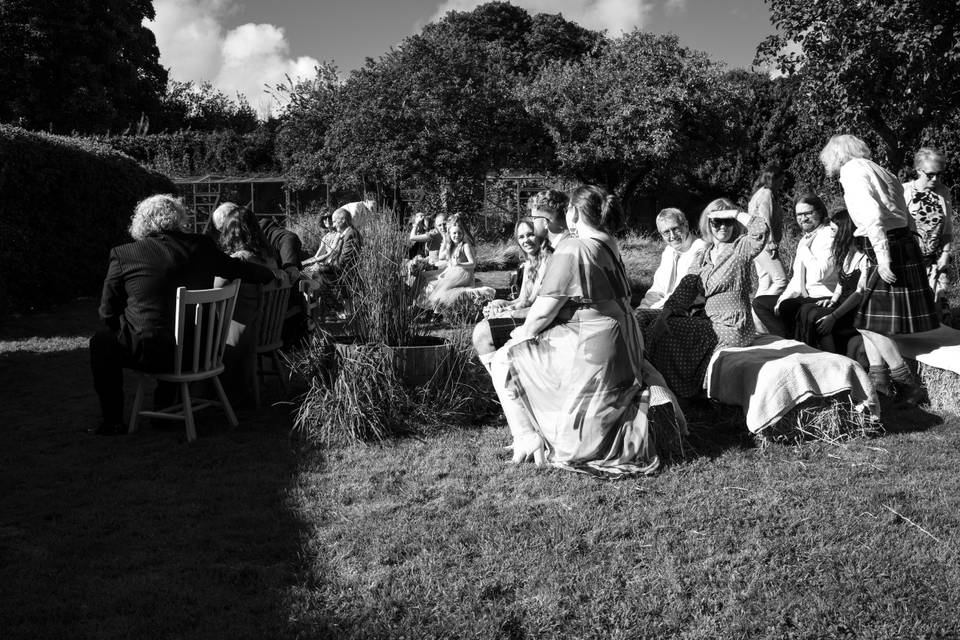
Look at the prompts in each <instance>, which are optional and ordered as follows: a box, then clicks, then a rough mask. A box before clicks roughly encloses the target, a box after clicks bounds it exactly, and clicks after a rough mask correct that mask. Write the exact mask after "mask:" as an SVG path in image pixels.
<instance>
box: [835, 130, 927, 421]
mask: <svg viewBox="0 0 960 640" xmlns="http://www.w3.org/2000/svg"><path fill="white" fill-rule="evenodd" d="M870 156H871V153H870V147H868V146H867V144H866V143H865V142H864V141H863V140H860V139H859V138H857V137H856V136H852V135H848V134H843V135H835V136H833V137H832V138H830V140H829V141H828V142H827V144H826V145H825V146H824V147H823V150H822V151H821V152H820V162H821V163H822V164H823V167H824V170H825V171H826V173H827V175H829V176H838V177H839V179H840V184H841V186H842V187H843V199H844V202H845V203H846V205H847V211H848V212H849V214H850V219H851V220H853V223H854V225H856V230H855V231H854V235H855V236H859V237H865V238H866V240H867V242H866V246H865V249H866V254H867V257H868V258H869V259H870V261H871V265H870V267H868V269H867V274H866V278H867V280H866V286H865V289H864V291H863V293H862V299H861V302H860V308H859V310H858V311H857V315H856V318H855V319H854V327H855V328H856V329H857V330H858V331H859V332H860V334H861V335H862V336H863V339H864V350H865V351H866V354H867V359H868V360H869V362H870V378H871V380H872V381H873V383H874V387H875V388H876V389H877V391H878V392H880V393H883V394H885V395H894V393H895V391H894V389H893V388H892V387H891V380H892V381H893V382H895V383H896V384H897V386H898V387H899V390H898V391H899V393H898V395H900V396H901V397H902V399H903V400H905V401H907V402H910V403H917V402H919V400H920V398H921V397H922V394H923V390H922V389H921V387H920V385H919V383H918V382H917V380H916V378H915V377H914V375H913V373H912V372H911V371H910V369H909V367H907V364H906V363H905V362H904V360H903V357H902V356H901V355H900V352H899V350H898V349H897V345H896V344H895V343H894V342H893V340H891V339H890V336H891V335H895V334H900V333H918V332H922V331H930V330H931V329H936V328H937V327H938V326H939V325H940V320H939V317H938V314H937V309H936V304H935V302H934V297H933V290H932V289H931V288H930V283H929V280H928V279H927V272H926V269H925V268H924V264H923V254H922V253H921V251H920V245H919V243H918V242H917V240H916V235H915V224H914V221H913V217H912V216H911V215H910V212H909V209H908V207H907V203H906V201H905V200H904V197H903V186H902V185H901V184H900V182H899V181H898V180H897V178H896V176H894V175H893V174H892V173H890V172H889V171H887V170H886V169H884V168H883V167H881V166H880V165H878V164H877V163H875V162H873V161H872V160H871V159H870Z"/></svg>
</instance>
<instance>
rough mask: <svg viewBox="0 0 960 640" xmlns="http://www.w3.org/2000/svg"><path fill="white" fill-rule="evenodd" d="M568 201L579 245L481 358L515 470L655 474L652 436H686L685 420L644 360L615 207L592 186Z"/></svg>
mask: <svg viewBox="0 0 960 640" xmlns="http://www.w3.org/2000/svg"><path fill="white" fill-rule="evenodd" d="M570 200H571V202H570V206H569V208H568V209H567V222H568V224H569V225H570V226H571V227H575V228H576V230H577V234H578V237H575V238H574V237H570V238H567V239H565V240H563V241H562V242H560V243H559V245H557V247H556V250H555V252H554V254H553V256H552V257H551V258H550V260H551V262H550V266H549V268H548V269H547V272H546V274H545V275H544V279H543V283H542V285H541V289H540V295H539V296H537V299H536V300H535V301H534V303H533V306H531V307H530V312H529V313H528V314H527V318H526V321H525V322H524V324H523V326H521V327H518V328H517V329H515V330H514V332H513V336H512V338H511V340H510V341H509V342H508V343H507V344H506V345H504V346H503V347H502V348H501V349H499V350H497V351H496V352H495V353H492V354H486V355H484V356H482V357H481V360H482V362H483V363H484V364H485V366H487V367H488V370H489V371H490V375H491V377H492V379H493V384H494V388H495V389H496V391H497V395H498V396H499V398H500V402H501V404H502V405H503V412H504V415H505V416H506V418H507V423H508V424H509V426H510V431H511V433H512V435H513V461H514V462H523V461H525V460H527V459H528V458H530V457H533V459H534V461H535V462H537V463H540V462H544V461H546V462H550V463H553V464H556V465H559V466H562V467H566V468H573V469H577V470H583V471H588V472H591V473H606V474H612V475H621V474H625V473H644V474H649V473H652V472H654V471H655V470H656V469H657V468H658V467H659V465H660V459H659V457H658V455H657V448H656V445H657V443H656V442H655V440H654V436H653V432H654V431H655V430H664V431H665V432H666V433H670V434H673V435H675V434H676V433H677V432H679V431H682V430H683V428H684V427H683V414H682V413H681V412H680V409H679V407H677V406H676V404H675V399H674V398H673V395H672V394H671V393H670V391H669V390H668V389H667V388H666V386H665V385H664V383H663V379H662V378H661V377H660V376H659V374H658V373H657V372H656V370H654V369H653V368H652V367H651V366H650V365H649V363H647V362H645V360H644V357H643V337H642V335H641V334H640V331H639V329H638V327H637V323H636V320H635V319H634V318H633V314H632V313H631V312H630V307H629V300H630V285H629V282H628V280H627V275H626V270H625V269H624V266H623V261H622V260H621V258H620V252H619V248H618V247H617V242H616V240H615V239H614V238H613V236H612V235H611V233H610V232H611V231H612V229H613V228H615V227H616V225H617V224H618V222H619V220H620V219H621V218H620V209H619V205H618V204H617V202H616V200H614V198H613V197H612V196H610V195H608V194H607V192H606V191H605V190H604V189H603V188H601V187H595V186H585V187H580V188H579V189H576V190H575V191H574V192H573V194H572V196H571V199H570ZM661 406H663V407H665V408H664V409H663V410H656V409H658V408H659V407H661Z"/></svg>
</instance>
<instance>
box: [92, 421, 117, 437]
mask: <svg viewBox="0 0 960 640" xmlns="http://www.w3.org/2000/svg"><path fill="white" fill-rule="evenodd" d="M126 432H127V429H126V425H124V424H122V423H120V422H116V423H112V424H111V423H107V422H101V423H100V424H99V425H98V426H96V427H90V428H89V429H87V433H92V434H94V435H97V436H119V435H122V434H124V433H126Z"/></svg>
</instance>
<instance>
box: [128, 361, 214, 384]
mask: <svg viewBox="0 0 960 640" xmlns="http://www.w3.org/2000/svg"><path fill="white" fill-rule="evenodd" d="M224 369H225V367H224V366H223V365H222V364H221V365H220V366H219V367H216V368H215V369H211V370H209V371H200V372H198V373H148V374H146V375H148V376H150V377H151V378H156V379H157V380H163V381H164V382H196V381H198V380H207V379H209V378H212V377H214V376H218V375H220V374H221V373H223V371H224Z"/></svg>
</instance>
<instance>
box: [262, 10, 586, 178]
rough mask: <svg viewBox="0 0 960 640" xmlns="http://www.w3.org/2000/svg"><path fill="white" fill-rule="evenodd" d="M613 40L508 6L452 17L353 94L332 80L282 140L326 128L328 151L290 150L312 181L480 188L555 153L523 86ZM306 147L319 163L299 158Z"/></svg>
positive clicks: (361, 77) (364, 74)
mask: <svg viewBox="0 0 960 640" xmlns="http://www.w3.org/2000/svg"><path fill="white" fill-rule="evenodd" d="M602 42H603V37H602V35H601V34H598V33H596V32H593V31H589V30H587V29H584V28H582V27H580V26H578V25H576V24H574V23H571V22H568V21H566V20H564V19H563V18H562V17H560V16H552V15H543V14H538V15H534V16H531V15H530V14H528V13H527V12H526V11H525V10H523V9H521V8H519V7H516V6H513V5H511V4H509V3H506V2H492V3H487V4H484V5H481V6H479V7H477V8H476V9H475V10H473V11H470V12H456V11H454V12H450V13H448V14H447V15H446V16H445V17H444V18H443V19H442V20H440V21H438V22H436V23H431V24H429V25H427V26H426V27H424V29H423V31H422V32H421V33H420V34H417V35H414V36H410V37H408V38H406V39H404V41H403V42H402V43H400V45H398V46H397V47H396V48H395V49H393V50H391V51H389V52H387V53H386V54H385V55H383V56H381V57H380V58H378V59H376V60H372V59H368V61H367V63H366V65H364V67H363V68H361V69H358V70H357V71H354V72H353V73H352V74H351V76H350V77H349V78H348V79H347V80H346V81H345V82H344V83H343V85H342V86H340V87H336V88H334V89H332V90H328V88H327V87H328V84H324V83H321V84H320V85H318V86H317V87H315V88H313V89H310V90H309V91H308V93H310V94H311V95H312V96H313V98H311V99H310V100H307V101H304V102H303V104H302V107H303V108H301V107H300V106H297V107H295V108H293V109H290V110H288V112H287V114H286V115H285V116H284V123H283V125H282V127H281V132H282V133H281V135H282V136H286V134H285V133H283V132H285V131H290V132H293V131H296V130H299V129H301V128H302V123H303V122H307V121H316V122H318V123H322V127H321V128H322V129H323V130H324V131H325V132H326V136H325V140H324V149H323V150H321V149H320V145H319V140H318V139H317V137H316V136H296V135H289V136H287V137H286V139H285V140H284V141H283V143H282V144H280V145H278V147H279V148H280V150H281V153H286V154H287V158H288V160H289V161H290V165H291V166H294V165H295V166H296V171H297V175H298V176H300V177H302V178H303V179H304V180H305V182H307V183H309V182H310V181H311V180H312V181H319V179H320V177H321V176H323V175H324V174H326V178H327V179H328V180H330V179H331V178H332V181H333V182H335V183H336V182H351V181H352V182H358V181H360V180H363V181H371V182H372V181H377V182H380V183H382V184H387V185H396V184H397V183H398V182H405V181H409V180H410V179H413V180H416V181H421V182H423V181H430V180H432V179H435V178H444V179H448V180H453V181H459V180H464V179H466V180H475V179H477V178H479V177H482V176H483V175H484V173H486V172H487V171H489V170H492V169H496V168H500V167H504V166H524V167H525V168H530V169H536V168H539V167H542V166H543V165H544V163H545V161H546V160H547V159H549V158H551V157H552V153H551V143H550V140H549V138H548V137H547V135H546V132H545V131H544V130H543V128H542V126H540V124H539V123H538V122H537V121H536V119H535V118H533V117H532V116H531V115H530V114H529V113H528V112H527V111H526V110H525V109H524V106H523V103H522V101H521V99H520V97H519V93H518V87H519V86H521V85H522V84H523V83H525V82H527V81H529V79H530V77H531V75H532V73H533V72H535V71H536V70H537V69H539V68H540V67H541V66H542V65H543V64H544V63H545V62H546V61H548V60H556V59H563V60H570V59H575V58H578V57H580V56H583V55H585V54H587V53H589V52H591V51H594V50H595V49H597V48H598V46H599V45H600V44H601V43H602ZM314 98H315V99H314ZM331 105H335V109H334V110H333V113H331V109H330V107H331ZM305 145H306V147H305ZM294 149H296V150H297V152H298V153H299V154H300V155H301V156H302V157H307V158H308V159H309V162H310V163H311V164H312V166H304V165H303V163H301V162H299V161H297V160H296V159H295V157H294V153H292V151H293V150H294ZM325 162H326V163H327V164H326V165H325V166H324V163H325ZM311 172H312V176H311V175H310V174H311Z"/></svg>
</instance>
